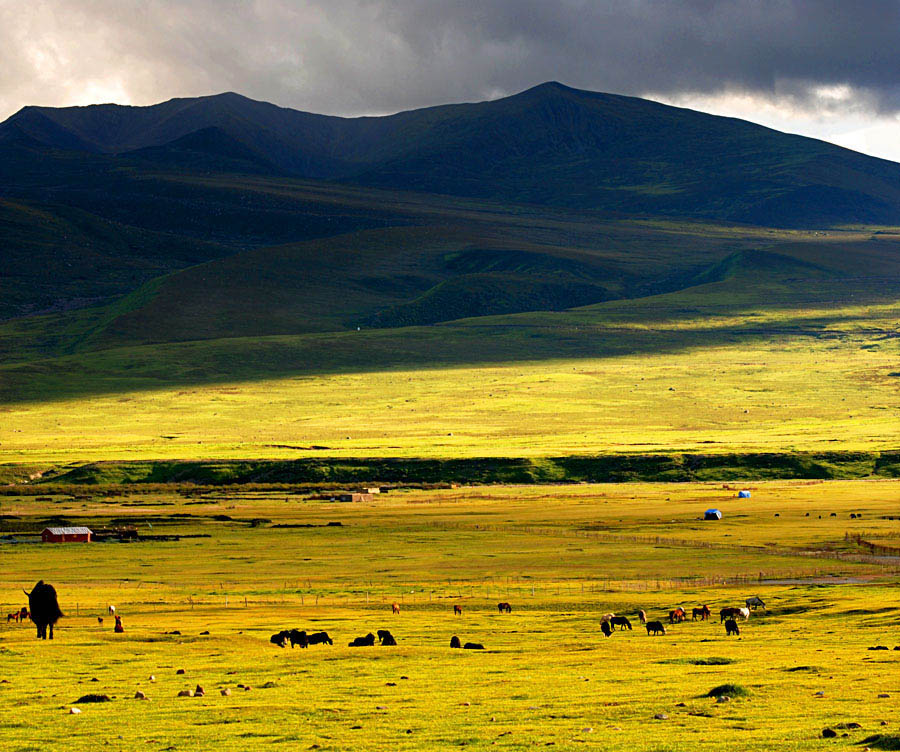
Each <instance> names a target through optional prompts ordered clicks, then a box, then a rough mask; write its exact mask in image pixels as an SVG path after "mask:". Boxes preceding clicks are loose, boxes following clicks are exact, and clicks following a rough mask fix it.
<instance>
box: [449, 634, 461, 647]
mask: <svg viewBox="0 0 900 752" xmlns="http://www.w3.org/2000/svg"><path fill="white" fill-rule="evenodd" d="M450 647H451V648H461V647H462V644H461V643H460V641H459V637H457V636H456V635H453V637H451V638H450Z"/></svg>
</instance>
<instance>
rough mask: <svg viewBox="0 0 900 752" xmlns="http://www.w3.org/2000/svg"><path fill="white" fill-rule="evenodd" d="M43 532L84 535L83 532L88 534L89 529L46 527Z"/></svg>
mask: <svg viewBox="0 0 900 752" xmlns="http://www.w3.org/2000/svg"><path fill="white" fill-rule="evenodd" d="M44 532H45V533H48V532H49V533H51V534H52V535H84V534H85V533H87V534H90V533H91V529H90V528H89V527H48V528H46V529H45V530H44Z"/></svg>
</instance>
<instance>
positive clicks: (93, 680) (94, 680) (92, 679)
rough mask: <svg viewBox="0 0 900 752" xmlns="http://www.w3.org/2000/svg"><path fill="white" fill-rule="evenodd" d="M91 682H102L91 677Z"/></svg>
mask: <svg viewBox="0 0 900 752" xmlns="http://www.w3.org/2000/svg"><path fill="white" fill-rule="evenodd" d="M91 681H92V682H98V681H100V680H99V679H98V678H97V677H96V676H92V677H91Z"/></svg>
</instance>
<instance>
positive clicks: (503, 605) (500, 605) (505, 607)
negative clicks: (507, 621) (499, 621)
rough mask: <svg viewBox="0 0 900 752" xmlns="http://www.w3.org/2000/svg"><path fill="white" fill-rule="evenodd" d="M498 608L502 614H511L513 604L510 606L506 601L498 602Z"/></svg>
mask: <svg viewBox="0 0 900 752" xmlns="http://www.w3.org/2000/svg"><path fill="white" fill-rule="evenodd" d="M497 610H498V611H499V612H500V613H501V614H502V613H507V614H511V613H512V606H510V605H509V604H508V603H507V602H506V601H503V603H498V604H497Z"/></svg>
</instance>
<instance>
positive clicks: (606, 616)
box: [600, 613, 616, 624]
mask: <svg viewBox="0 0 900 752" xmlns="http://www.w3.org/2000/svg"><path fill="white" fill-rule="evenodd" d="M615 618H616V615H615V614H614V613H608V614H603V616H601V617H600V623H601V624H603V622H606V621H612V620H613V619H615Z"/></svg>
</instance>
